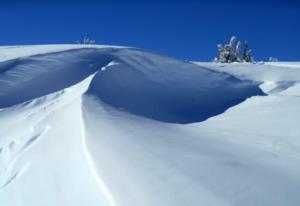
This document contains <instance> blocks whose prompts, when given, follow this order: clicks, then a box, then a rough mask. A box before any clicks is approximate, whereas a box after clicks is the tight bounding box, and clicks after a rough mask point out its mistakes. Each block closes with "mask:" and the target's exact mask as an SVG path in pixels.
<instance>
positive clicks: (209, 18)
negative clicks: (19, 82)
mask: <svg viewBox="0 0 300 206" xmlns="http://www.w3.org/2000/svg"><path fill="white" fill-rule="evenodd" d="M249 1H250V0H249ZM249 1H247V2H248V3H245V2H244V1H242V0H241V1H235V0H232V1H230V2H229V1H221V0H211V1H205V2H203V1H196V0H194V1H193V0H186V1H184V0H181V1H180V0H177V1H176V0H174V1H172V0H162V1H158V0H153V1H142V0H140V1H137V0H136V1H135V0H130V1H121V0H119V1H118V0H112V1H109V0H106V1H96V0H94V1H93V0H86V1H83V0H77V1H71V0H65V1H64V0H61V1H58V0H52V1H37V0H31V1H21V0H15V1H14V0H13V1H5V0H2V1H1V3H0V22H1V24H0V25H1V27H0V45H21V44H22V45H24V44H26V45H28V44H55V43H73V42H75V41H76V40H81V39H82V38H83V36H84V35H86V34H88V35H90V36H91V37H92V38H93V39H95V40H96V42H97V43H98V44H112V45H126V46H133V47H139V48H144V49H147V50H152V51H156V52H159V53H163V54H167V55H170V56H174V57H177V58H180V59H187V60H201V61H210V60H212V59H213V57H214V56H215V55H216V51H217V49H216V45H217V44H218V43H225V42H227V41H228V40H229V38H230V36H231V35H233V34H234V35H236V36H237V37H238V38H239V39H241V40H245V39H247V40H248V41H249V42H250V45H251V46H252V49H253V54H254V57H255V59H256V60H266V59H267V58H268V57H269V56H274V57H277V58H279V60H282V61H297V60H298V61H300V1H297V0H286V1H284V0H282V1H279V0H278V1H276V0H274V1H267V0H265V1H256V0H254V1H251V2H249Z"/></svg>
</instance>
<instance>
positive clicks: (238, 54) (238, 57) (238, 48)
mask: <svg viewBox="0 0 300 206" xmlns="http://www.w3.org/2000/svg"><path fill="white" fill-rule="evenodd" d="M241 46H242V43H241V42H240V41H238V43H237V45H236V48H235V57H236V61H237V62H241V61H242V58H241Z"/></svg>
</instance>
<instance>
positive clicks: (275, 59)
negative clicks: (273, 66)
mask: <svg viewBox="0 0 300 206" xmlns="http://www.w3.org/2000/svg"><path fill="white" fill-rule="evenodd" d="M269 62H278V59H277V58H275V57H269Z"/></svg>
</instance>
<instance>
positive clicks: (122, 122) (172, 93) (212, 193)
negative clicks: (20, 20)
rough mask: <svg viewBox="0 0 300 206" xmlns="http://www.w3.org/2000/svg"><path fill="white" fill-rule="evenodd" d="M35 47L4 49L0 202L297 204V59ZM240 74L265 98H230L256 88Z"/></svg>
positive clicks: (36, 205)
mask: <svg viewBox="0 0 300 206" xmlns="http://www.w3.org/2000/svg"><path fill="white" fill-rule="evenodd" d="M34 48H35V49H34V51H33V50H31V49H33V48H32V47H26V48H19V47H18V49H20V50H22V52H21V53H20V54H15V55H12V54H13V53H14V51H16V50H15V49H14V48H10V51H9V52H8V53H7V52H4V53H6V54H9V55H7V56H6V58H7V59H10V61H9V62H8V61H6V62H2V63H1V66H0V73H1V74H0V85H1V86H0V91H1V95H0V100H1V101H0V104H1V105H2V106H1V107H3V108H1V109H0V205H1V206H2V205H4V206H41V205H43V206H53V205H55V206H68V205H72V206H82V205H87V206H153V205H155V206H166V205H171V206H183V205H192V206H194V205H195V206H196V205H201V206H211V205H216V206H253V205H255V206H282V205H288V206H289V205H297V204H298V203H299V202H300V196H299V191H300V164H299V160H300V141H299V136H300V130H299V123H298V122H299V121H300V98H299V96H300V79H299V77H297V75H296V74H297V72H299V70H298V69H297V68H296V67H293V68H286V69H285V70H284V68H281V67H280V66H276V67H273V66H268V67H265V66H262V65H258V64H256V65H254V64H253V65H252V64H239V65H238V67H239V68H240V69H241V70H235V68H232V66H233V64H228V65H226V67H224V68H218V66H220V65H219V64H205V65H203V66H207V67H210V69H212V70H213V71H210V70H207V69H204V68H203V67H202V66H197V65H191V64H190V63H188V62H182V61H178V60H174V59H172V58H168V57H163V56H159V55H157V54H153V53H149V52H144V51H141V50H136V49H124V48H102V49H98V48H94V49H83V50H81V49H79V50H76V51H75V50H74V51H66V52H60V53H52V54H45V53H47V51H48V49H50V48H48V46H42V47H38V46H37V47H34ZM47 48H48V49H47ZM53 48H58V47H57V46H55V47H53ZM59 48H60V49H63V47H62V46H59ZM69 48H71V47H67V48H66V49H69ZM72 48H73V47H72ZM26 49H28V53H27V52H26ZM39 49H40V50H41V51H40V53H41V54H42V53H43V54H44V55H38V56H33V57H26V58H21V59H15V58H14V57H16V56H18V57H19V56H20V55H21V56H22V55H24V54H26V55H25V56H30V55H31V54H32V53H33V52H35V53H38V52H39ZM44 49H46V50H44ZM51 51H52V49H51ZM60 51H61V50H60ZM77 62H78V64H77ZM201 64H202V63H201ZM253 66H255V67H256V68H255V69H254V70H253ZM226 68H228V70H226ZM236 69H237V68H236ZM260 69H261V72H259V71H260ZM287 69H288V70H287ZM292 69H293V71H292ZM215 70H217V71H215ZM218 70H222V71H218ZM223 70H224V71H223ZM284 71H287V73H285V72H284ZM223 72H229V73H232V75H235V76H236V77H237V78H240V79H242V80H237V79H236V78H233V77H232V76H231V75H226V74H224V73H223ZM56 74H57V76H56ZM47 77H48V78H47ZM275 77H276V78H275ZM243 79H244V80H245V79H246V80H247V81H243ZM298 80H299V81H298ZM249 81H255V82H257V84H258V83H261V84H262V85H260V87H261V88H262V89H263V90H264V91H269V95H268V96H266V95H262V96H254V97H250V98H248V99H247V100H246V101H244V102H242V103H240V104H238V105H233V102H236V103H238V102H239V101H242V100H243V99H245V98H247V97H249V96H251V95H257V94H262V92H261V91H260V90H259V89H258V87H257V86H256V85H255V84H253V83H250V82H249ZM195 102H196V103H197V104H196V103H195ZM228 102H229V103H228ZM198 104H199V105H198ZM222 105H223V106H222ZM224 105H225V106H224ZM230 105H232V107H230V108H228V107H229V106H230ZM154 108H157V111H156V110H155V109H154ZM226 108H228V109H227V110H226V111H225V112H224V113H222V114H219V115H215V114H217V113H219V112H222V111H223V110H225V109H226ZM191 112H194V113H195V114H196V115H191V116H189V115H190V114H191ZM213 115H215V116H213ZM207 117H210V118H209V119H208V120H206V121H202V122H197V123H193V124H177V123H188V122H194V121H201V120H203V119H204V118H207ZM195 119H196V120H195ZM157 120H159V121H157ZM174 123H176V124H174Z"/></svg>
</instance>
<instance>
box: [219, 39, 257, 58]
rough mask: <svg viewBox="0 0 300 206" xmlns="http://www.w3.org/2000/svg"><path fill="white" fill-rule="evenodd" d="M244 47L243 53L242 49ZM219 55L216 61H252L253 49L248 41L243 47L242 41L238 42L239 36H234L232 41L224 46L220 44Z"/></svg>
mask: <svg viewBox="0 0 300 206" xmlns="http://www.w3.org/2000/svg"><path fill="white" fill-rule="evenodd" d="M242 49H243V54H241V51H242ZM218 52H219V53H218V56H217V57H216V58H215V61H216V62H221V63H231V62H242V61H244V62H252V61H253V57H252V54H251V49H250V47H249V44H248V42H247V41H245V44H244V46H243V48H242V43H241V42H240V41H238V42H237V38H236V37H235V36H232V37H231V39H230V42H229V43H228V44H225V45H224V47H223V46H222V45H221V44H218Z"/></svg>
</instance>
